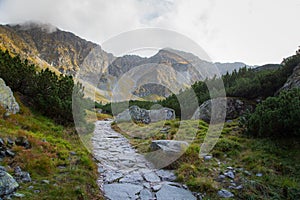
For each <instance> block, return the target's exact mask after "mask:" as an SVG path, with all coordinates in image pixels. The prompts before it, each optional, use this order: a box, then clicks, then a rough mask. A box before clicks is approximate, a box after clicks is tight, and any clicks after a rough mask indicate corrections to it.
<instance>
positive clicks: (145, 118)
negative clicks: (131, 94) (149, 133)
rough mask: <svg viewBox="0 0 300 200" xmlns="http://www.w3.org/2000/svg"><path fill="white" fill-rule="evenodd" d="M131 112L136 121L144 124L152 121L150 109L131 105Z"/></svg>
mask: <svg viewBox="0 0 300 200" xmlns="http://www.w3.org/2000/svg"><path fill="white" fill-rule="evenodd" d="M129 113H130V116H131V119H132V120H133V121H134V122H137V123H143V124H149V123H150V122H151V119H150V111H149V110H146V109H143V108H140V107H138V106H130V107H129Z"/></svg>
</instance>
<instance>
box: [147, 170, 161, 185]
mask: <svg viewBox="0 0 300 200" xmlns="http://www.w3.org/2000/svg"><path fill="white" fill-rule="evenodd" d="M144 178H145V179H146V181H148V182H152V183H155V182H160V178H159V177H158V176H157V175H156V174H155V173H154V172H148V173H145V174H144Z"/></svg>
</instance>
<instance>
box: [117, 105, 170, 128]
mask: <svg viewBox="0 0 300 200" xmlns="http://www.w3.org/2000/svg"><path fill="white" fill-rule="evenodd" d="M172 119H175V111H174V110H173V109H170V108H160V109H157V110H155V109H154V110H146V109H143V108H140V107H138V106H135V105H134V106H130V107H129V109H126V110H124V111H123V112H121V113H119V114H118V115H117V116H116V119H115V121H116V122H129V121H131V120H132V121H133V122H135V123H143V124H149V123H151V122H158V121H163V120H172Z"/></svg>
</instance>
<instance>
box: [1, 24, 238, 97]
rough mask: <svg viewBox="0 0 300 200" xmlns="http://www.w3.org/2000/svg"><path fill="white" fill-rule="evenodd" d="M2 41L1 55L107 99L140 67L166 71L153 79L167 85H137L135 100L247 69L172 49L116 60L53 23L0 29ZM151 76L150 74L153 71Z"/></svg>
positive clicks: (133, 93) (2, 26)
mask: <svg viewBox="0 0 300 200" xmlns="http://www.w3.org/2000/svg"><path fill="white" fill-rule="evenodd" d="M0 39H1V41H2V42H1V43H0V48H1V49H2V50H9V51H10V52H11V53H13V54H15V55H20V56H21V57H23V58H26V59H28V60H29V61H31V62H32V63H34V64H37V65H39V66H41V67H42V69H44V68H50V69H51V70H52V71H55V72H56V73H58V74H66V75H72V76H74V77H75V78H77V79H78V80H81V81H82V82H83V83H84V85H85V86H86V87H90V85H93V86H96V87H97V88H98V89H99V90H98V89H97V92H98V93H99V94H97V95H98V96H104V97H102V98H103V99H110V98H111V95H112V92H113V89H114V88H115V87H116V83H117V82H118V80H119V78H120V77H121V76H123V75H124V74H128V73H129V74H130V73H131V75H132V76H134V74H133V73H138V71H137V70H138V69H135V68H138V67H142V66H144V67H145V66H148V68H149V67H152V69H154V68H155V67H157V68H160V69H163V66H164V67H167V68H164V70H161V71H159V70H158V71H156V74H155V75H151V77H153V80H155V81H156V83H157V84H158V85H164V86H155V87H153V86H154V84H153V83H149V84H148V83H146V84H145V82H143V81H142V82H141V81H139V82H134V83H132V84H131V85H130V87H134V88H135V90H134V91H132V95H134V96H136V98H140V97H145V96H149V95H150V96H151V95H152V94H153V95H154V96H156V95H159V96H161V95H162V97H167V96H168V95H170V94H171V92H173V93H174V92H178V91H179V90H182V89H184V88H185V87H189V86H190V85H192V84H193V83H195V82H196V81H199V80H204V79H205V78H207V77H212V74H214V73H216V74H218V71H220V73H221V74H224V73H225V71H226V68H228V69H230V70H231V69H232V68H234V69H237V68H240V67H242V66H244V63H239V64H236V63H234V64H228V63H227V64H222V63H216V64H214V63H212V62H208V61H205V60H202V59H200V58H198V57H197V56H195V55H193V54H191V53H187V52H183V51H179V50H174V49H170V48H164V49H160V50H159V51H158V52H157V53H156V54H155V55H153V56H151V57H149V58H143V57H140V56H138V55H124V56H122V57H115V56H114V55H113V54H111V53H108V52H106V51H105V50H103V49H102V48H101V46H100V45H98V44H96V43H93V42H90V41H87V40H85V39H82V38H80V37H79V36H76V35H75V34H74V33H71V32H67V31H62V30H60V29H59V28H57V27H55V26H53V25H51V24H39V23H32V22H29V23H24V24H21V25H20V24H17V25H16V24H15V25H0ZM168 67H169V68H168ZM216 67H217V68H216ZM146 68H147V67H146ZM168 69H169V70H171V72H169V70H168ZM211 70H215V72H212V71H211ZM166 71H168V72H166ZM162 73H166V74H165V75H163V74H162ZM147 75H150V72H149V73H148V74H147ZM174 82H178V84H177V85H175V86H174V87H175V89H174V88H173V89H171V90H173V91H169V90H170V88H169V90H167V89H166V88H168V87H171V88H172V87H173V86H170V84H172V83H174ZM179 85H181V86H179ZM129 89H131V88H129ZM89 90H90V91H91V90H92V89H91V88H89ZM155 91H156V93H155ZM91 96H93V95H91ZM154 100H155V99H154Z"/></svg>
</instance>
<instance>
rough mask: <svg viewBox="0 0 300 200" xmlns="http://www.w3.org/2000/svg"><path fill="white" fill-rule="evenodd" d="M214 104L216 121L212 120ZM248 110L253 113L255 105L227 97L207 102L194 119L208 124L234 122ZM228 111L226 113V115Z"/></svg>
mask: <svg viewBox="0 0 300 200" xmlns="http://www.w3.org/2000/svg"><path fill="white" fill-rule="evenodd" d="M212 104H213V105H214V106H215V107H214V111H215V113H214V118H213V119H214V121H213V122H211V118H212V113H211V110H212ZM247 110H249V111H253V110H254V104H253V103H251V102H249V101H245V100H242V99H239V98H234V97H227V98H216V99H211V100H207V101H205V102H204V103H203V104H201V105H200V107H199V108H198V109H197V110H196V112H195V113H194V115H193V117H192V119H202V120H203V121H205V122H207V123H219V122H222V121H224V120H232V119H236V118H238V117H240V116H241V115H243V114H244V113H245V112H246V111H247ZM224 111H226V113H224Z"/></svg>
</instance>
